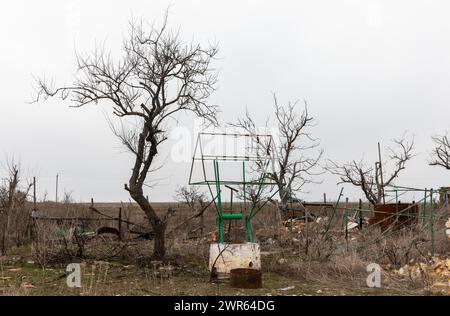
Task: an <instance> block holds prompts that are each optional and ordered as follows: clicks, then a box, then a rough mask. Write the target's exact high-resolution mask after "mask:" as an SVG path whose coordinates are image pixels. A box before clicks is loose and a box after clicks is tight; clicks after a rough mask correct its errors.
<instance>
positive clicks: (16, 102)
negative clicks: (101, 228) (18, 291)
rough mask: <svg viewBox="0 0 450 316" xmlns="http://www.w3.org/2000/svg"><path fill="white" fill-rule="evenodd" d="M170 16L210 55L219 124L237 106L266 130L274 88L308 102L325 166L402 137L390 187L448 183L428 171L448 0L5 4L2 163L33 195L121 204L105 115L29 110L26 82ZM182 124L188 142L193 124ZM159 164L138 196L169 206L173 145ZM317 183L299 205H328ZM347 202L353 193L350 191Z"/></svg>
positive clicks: (443, 126) (443, 67)
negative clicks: (211, 46)
mask: <svg viewBox="0 0 450 316" xmlns="http://www.w3.org/2000/svg"><path fill="white" fill-rule="evenodd" d="M168 5H171V7H170V12H171V14H170V20H169V23H170V25H171V26H172V27H174V28H178V27H180V28H181V33H182V35H183V37H185V38H186V39H187V40H191V39H194V40H196V41H200V42H204V43H206V42H207V41H208V40H209V41H216V42H218V44H219V47H220V54H219V55H220V59H218V60H217V61H216V62H215V65H214V66H215V67H217V68H218V69H220V77H219V79H220V83H219V89H218V91H217V92H216V93H215V94H214V95H213V96H212V97H211V102H212V103H217V104H219V105H220V107H221V111H222V113H221V116H220V119H221V121H222V122H230V121H234V120H235V119H236V118H237V117H238V116H239V115H241V114H243V113H244V112H245V107H247V108H248V109H249V111H250V112H252V113H253V114H254V116H255V117H256V118H257V119H259V120H260V122H261V123H263V121H264V119H265V117H266V116H267V115H270V113H271V106H272V99H271V92H272V91H274V92H276V93H277V94H278V96H279V99H280V101H282V102H286V101H288V100H292V99H306V100H308V103H309V106H310V112H311V113H312V114H313V116H315V117H316V118H317V120H318V125H317V126H316V127H315V128H314V134H315V135H316V136H317V137H319V138H320V139H321V141H322V147H323V148H324V150H325V156H326V157H328V158H332V159H334V160H338V161H346V160H350V159H359V158H361V157H362V156H363V155H364V157H365V158H366V159H367V160H369V161H370V162H371V163H372V162H373V161H375V159H376V157H377V147H376V143H377V142H378V141H381V143H382V145H383V146H387V145H388V143H389V141H390V140H391V139H392V138H394V137H397V136H400V135H402V133H403V131H405V130H408V131H410V132H411V133H414V134H415V137H416V144H417V153H418V155H417V157H416V158H415V159H414V160H413V161H412V162H411V163H410V164H409V168H408V169H407V170H406V171H405V172H404V173H403V174H402V175H401V178H400V179H399V180H398V182H397V183H399V184H402V185H406V186H415V187H431V186H433V187H438V186H441V185H449V184H450V179H449V178H450V172H446V171H445V170H441V169H439V168H436V167H429V166H427V159H428V155H429V152H430V150H431V148H432V147H431V146H432V144H431V141H430V136H431V135H433V134H436V133H442V132H445V131H446V130H448V129H449V115H448V114H449V113H450V111H449V105H450V89H449V87H450V42H449V35H450V19H448V12H449V10H450V4H448V2H447V1H438V0H435V1H411V0H409V1H407V0H404V1H400V0H398V1H361V0H354V1H350V0H347V1H344V0H343V1H317V0H314V1H312V0H311V1H299V0H297V1H206V0H205V1H200V0H198V1H186V0H183V1H175V0H173V1H155V0H152V1H150V0H147V1H143V0H142V1H140V0H129V1H121V2H112V1H106V0H90V1H87V0H82V1H56V0H52V1H51V0H41V1H24V0H16V1H2V2H1V3H0V38H1V40H2V45H1V48H2V49H1V51H0V64H1V76H0V92H1V98H0V155H2V161H4V158H3V157H6V156H12V155H14V156H15V157H16V159H19V160H20V161H21V163H22V166H23V167H24V171H25V174H26V175H28V176H32V175H36V176H37V178H38V181H39V187H38V193H39V195H40V196H42V195H43V194H44V192H45V191H48V193H49V198H54V186H55V185H54V182H55V175H56V173H60V175H61V178H60V187H61V191H64V190H66V191H73V196H74V198H75V199H77V200H88V199H89V198H90V197H91V196H92V197H94V198H95V199H96V200H98V201H120V200H126V199H127V194H126V192H125V191H124V190H123V183H125V182H127V179H128V174H129V171H130V169H131V157H130V156H129V155H128V154H126V153H124V151H123V150H122V149H121V148H120V146H119V144H118V142H117V140H116V139H115V138H114V137H113V136H112V134H111V131H110V129H109V127H108V124H107V122H106V120H105V110H104V109H102V107H101V106H88V107H86V108H83V109H73V108H69V107H68V105H69V104H67V103H64V102H61V101H59V100H51V101H48V102H46V103H40V104H29V103H27V101H29V100H30V99H31V93H32V88H31V86H32V75H42V74H45V75H46V76H47V77H54V78H55V80H56V81H57V82H58V83H61V84H64V83H67V82H69V81H70V78H71V75H72V74H73V71H74V66H75V65H74V61H75V60H74V55H75V50H77V51H89V50H91V49H92V48H93V47H94V46H95V45H96V43H102V42H104V41H105V43H106V46H107V47H110V48H111V49H112V50H113V51H118V49H119V48H120V45H121V42H122V39H123V36H124V35H125V34H126V33H127V22H128V20H130V18H132V17H137V18H143V19H145V20H148V21H150V22H152V21H155V22H160V21H161V18H162V16H163V12H164V10H165V8H166V7H167V6H168ZM180 122H181V124H185V125H186V128H188V129H190V130H191V131H192V124H191V123H190V122H191V120H190V118H189V117H184V119H183V117H182V118H181V121H180ZM192 135H193V131H192ZM162 156H163V158H166V157H168V158H167V159H168V162H167V164H166V166H165V167H164V168H163V169H162V170H161V171H160V172H159V173H158V174H157V175H155V177H157V178H159V179H160V181H159V186H158V187H156V188H154V189H152V190H149V192H148V193H149V195H150V197H151V199H153V200H157V201H165V200H171V199H172V197H173V191H174V189H175V187H176V186H177V185H185V184H187V180H188V176H189V164H188V163H178V162H174V161H171V159H170V143H168V144H167V146H165V147H164V149H163V150H162ZM2 172H3V170H2ZM323 178H324V182H323V183H322V184H320V185H311V186H310V187H308V188H307V189H308V190H309V191H310V193H309V194H307V195H305V196H304V197H305V198H307V199H310V200H317V199H320V198H321V197H322V194H323V192H327V193H328V195H329V196H330V197H333V196H336V195H337V193H338V187H337V186H336V177H334V176H331V175H324V176H323ZM345 195H347V196H349V197H350V198H358V197H359V196H360V194H359V192H358V191H357V190H354V189H352V188H350V187H346V189H345ZM412 198H418V197H412Z"/></svg>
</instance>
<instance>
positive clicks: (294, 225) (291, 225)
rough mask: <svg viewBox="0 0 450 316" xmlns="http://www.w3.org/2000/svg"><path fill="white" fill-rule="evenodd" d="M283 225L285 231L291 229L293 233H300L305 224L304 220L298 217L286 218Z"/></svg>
mask: <svg viewBox="0 0 450 316" xmlns="http://www.w3.org/2000/svg"><path fill="white" fill-rule="evenodd" d="M283 226H284V228H285V230H286V231H292V232H293V233H300V232H301V231H302V230H303V227H304V226H305V222H304V221H303V220H301V219H298V218H292V219H288V220H287V221H284V222H283Z"/></svg>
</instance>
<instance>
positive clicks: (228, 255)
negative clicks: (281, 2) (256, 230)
mask: <svg viewBox="0 0 450 316" xmlns="http://www.w3.org/2000/svg"><path fill="white" fill-rule="evenodd" d="M213 265H214V267H215V268H216V271H217V272H218V273H230V270H232V269H237V268H250V269H257V270H261V252H260V248H259V244H257V243H250V242H248V243H242V244H225V243H224V244H218V243H214V244H211V245H210V247H209V270H210V271H211V269H212V267H213Z"/></svg>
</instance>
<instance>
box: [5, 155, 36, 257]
mask: <svg viewBox="0 0 450 316" xmlns="http://www.w3.org/2000/svg"><path fill="white" fill-rule="evenodd" d="M6 170H7V176H6V177H4V178H3V179H1V182H0V253H1V254H2V255H4V254H5V253H6V250H7V248H8V247H7V244H8V237H12V236H14V237H15V242H16V244H17V245H19V244H20V243H21V241H22V240H23V239H24V237H25V235H26V233H27V227H28V224H29V220H30V218H29V215H30V214H29V211H28V210H27V207H26V202H27V198H28V193H29V191H30V188H31V184H28V185H26V186H25V185H22V183H21V182H22V180H23V179H22V178H21V172H20V165H19V164H18V163H16V162H15V161H14V159H11V160H8V161H7V166H6Z"/></svg>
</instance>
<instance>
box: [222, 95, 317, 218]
mask: <svg viewBox="0 0 450 316" xmlns="http://www.w3.org/2000/svg"><path fill="white" fill-rule="evenodd" d="M273 103H274V104H273V106H274V113H275V120H276V126H277V132H278V137H277V138H278V139H275V143H277V142H278V145H277V147H276V149H275V150H276V152H275V153H273V155H274V156H275V157H276V158H277V161H276V164H277V166H276V167H277V168H276V170H274V171H273V172H271V173H270V174H269V175H268V177H269V179H270V180H272V181H273V182H274V183H276V186H277V187H278V192H279V197H280V205H279V206H280V208H281V209H282V210H285V209H286V208H287V205H288V202H289V199H290V198H291V194H292V195H294V193H295V192H298V191H301V190H302V187H303V186H304V185H305V184H308V183H317V181H316V180H315V179H314V176H317V175H319V174H320V173H321V172H317V170H316V167H317V166H318V163H319V161H320V159H321V158H322V155H323V150H322V149H320V148H319V146H320V142H319V140H318V139H316V138H314V137H313V136H312V134H311V131H310V130H311V128H312V127H314V126H315V119H314V118H313V117H312V116H311V115H310V114H309V112H308V106H307V103H306V101H304V108H303V110H300V109H299V102H298V101H295V102H289V103H288V104H287V105H285V106H283V105H280V104H279V103H278V100H277V97H276V94H275V93H274V94H273ZM269 121H270V117H269V118H268V119H267V120H266V126H265V127H264V129H265V131H266V132H267V130H268V122H269ZM230 125H231V126H234V127H237V128H240V129H243V130H245V131H247V132H248V133H249V134H252V135H256V134H258V131H259V129H258V127H257V126H256V123H255V121H254V120H253V118H252V117H251V116H250V114H249V113H248V112H247V113H246V117H245V118H242V119H238V121H237V123H235V124H230ZM269 146H270V145H269V144H262V148H263V150H264V151H265V152H268V153H269V150H270V147H269ZM313 149H317V152H316V153H314V154H312V153H311V150H313ZM260 164H261V163H260ZM260 167H261V166H259V169H261V168H260ZM249 190H251V188H249Z"/></svg>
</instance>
